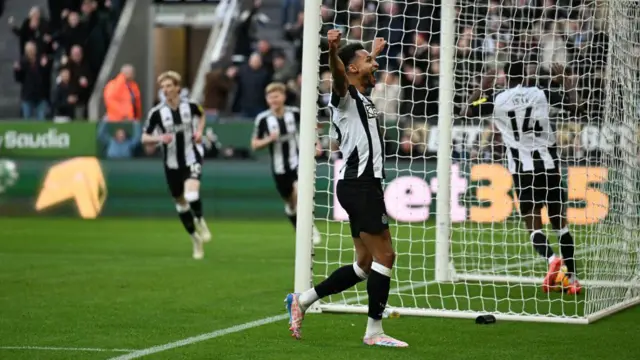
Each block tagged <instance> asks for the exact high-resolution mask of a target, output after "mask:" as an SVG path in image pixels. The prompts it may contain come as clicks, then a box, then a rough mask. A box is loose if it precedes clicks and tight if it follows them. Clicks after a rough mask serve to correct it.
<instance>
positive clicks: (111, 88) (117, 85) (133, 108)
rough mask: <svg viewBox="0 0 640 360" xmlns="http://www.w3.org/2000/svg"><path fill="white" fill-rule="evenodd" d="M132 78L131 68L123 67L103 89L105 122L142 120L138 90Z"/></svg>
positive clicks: (129, 66)
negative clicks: (105, 109)
mask: <svg viewBox="0 0 640 360" xmlns="http://www.w3.org/2000/svg"><path fill="white" fill-rule="evenodd" d="M133 76H134V70H133V67H132V66H131V65H125V66H123V67H122V69H121V70H120V74H119V75H118V76H116V77H115V78H114V79H113V80H111V81H109V82H108V83H107V86H105V87H104V93H103V94H104V104H105V107H106V108H107V121H112V122H117V121H123V120H140V119H141V118H142V101H141V99H140V88H139V87H138V84H137V83H136V82H135V81H134V80H133Z"/></svg>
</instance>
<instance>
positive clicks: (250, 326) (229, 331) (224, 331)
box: [107, 250, 589, 360]
mask: <svg viewBox="0 0 640 360" xmlns="http://www.w3.org/2000/svg"><path fill="white" fill-rule="evenodd" d="M582 252H589V250H584V251H576V253H575V255H578V254H579V253H582ZM539 261H542V259H540V258H537V259H532V260H527V261H524V262H521V263H518V264H509V265H506V266H505V265H504V264H503V265H502V266H500V267H497V266H496V267H495V268H494V269H495V270H507V269H514V268H517V267H520V266H527V265H533V264H535V263H536V262H539ZM436 283H437V281H435V280H431V281H426V282H420V283H414V284H411V285H405V286H400V287H396V288H395V289H393V290H392V291H390V292H389V294H390V295H395V294H399V293H401V292H402V291H406V290H411V289H419V288H422V287H427V286H429V285H432V284H436ZM360 298H361V297H358V296H354V297H350V298H347V299H344V300H343V301H341V302H340V303H343V304H349V303H352V302H355V301H357V300H359V299H360ZM288 317H289V315H288V314H282V315H276V316H271V317H267V318H264V319H260V320H255V321H251V322H248V323H244V324H240V325H235V326H232V327H228V328H226V329H221V330H216V331H212V332H210V333H205V334H201V335H197V336H192V337H190V338H186V339H182V340H178V341H175V342H172V343H168V344H163V345H158V346H154V347H150V348H147V349H142V350H137V351H134V352H132V353H130V354H125V355H121V356H118V357H113V358H110V359H107V360H132V359H137V358H141V357H143V356H146V355H151V354H155V353H159V352H162V351H167V350H171V349H175V348H177V347H181V346H186V345H191V344H194V343H197V342H202V341H207V340H211V339H215V338H217V337H220V336H224V335H228V334H233V333H236V332H240V331H244V330H249V329H253V328H256V327H259V326H262V325H267V324H271V323H274V322H277V321H281V320H285V319H287V318H288Z"/></svg>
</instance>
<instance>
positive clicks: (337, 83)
mask: <svg viewBox="0 0 640 360" xmlns="http://www.w3.org/2000/svg"><path fill="white" fill-rule="evenodd" d="M341 37H342V34H341V33H340V30H336V29H331V30H329V32H327V40H328V42H329V68H330V69H331V76H332V77H333V91H334V92H335V93H336V94H337V95H338V96H340V97H344V96H346V95H347V88H348V86H349V81H348V80H347V70H346V69H345V67H344V64H343V63H342V60H340V57H338V49H339V48H340V39H341Z"/></svg>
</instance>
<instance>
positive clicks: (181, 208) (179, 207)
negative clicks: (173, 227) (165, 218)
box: [176, 201, 191, 213]
mask: <svg viewBox="0 0 640 360" xmlns="http://www.w3.org/2000/svg"><path fill="white" fill-rule="evenodd" d="M190 209H191V208H190V207H189V204H188V203H186V202H183V203H179V202H177V201H176V210H177V211H178V212H179V213H185V212H187V211H189V210H190Z"/></svg>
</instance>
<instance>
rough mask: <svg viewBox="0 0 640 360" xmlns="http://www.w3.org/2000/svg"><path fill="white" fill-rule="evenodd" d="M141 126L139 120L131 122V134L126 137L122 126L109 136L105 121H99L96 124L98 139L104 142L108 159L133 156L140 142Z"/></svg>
mask: <svg viewBox="0 0 640 360" xmlns="http://www.w3.org/2000/svg"><path fill="white" fill-rule="evenodd" d="M141 135H142V127H141V125H140V122H139V121H134V122H133V134H132V135H131V136H130V137H128V136H127V133H126V132H125V131H124V129H122V128H118V129H116V131H115V134H114V136H111V135H110V134H109V132H108V130H107V122H106V121H101V122H100V124H99V125H98V139H100V141H101V142H102V143H103V144H105V150H106V151H105V155H106V156H107V158H109V159H128V158H131V157H133V153H134V151H135V150H136V148H137V147H138V144H140V136H141Z"/></svg>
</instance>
